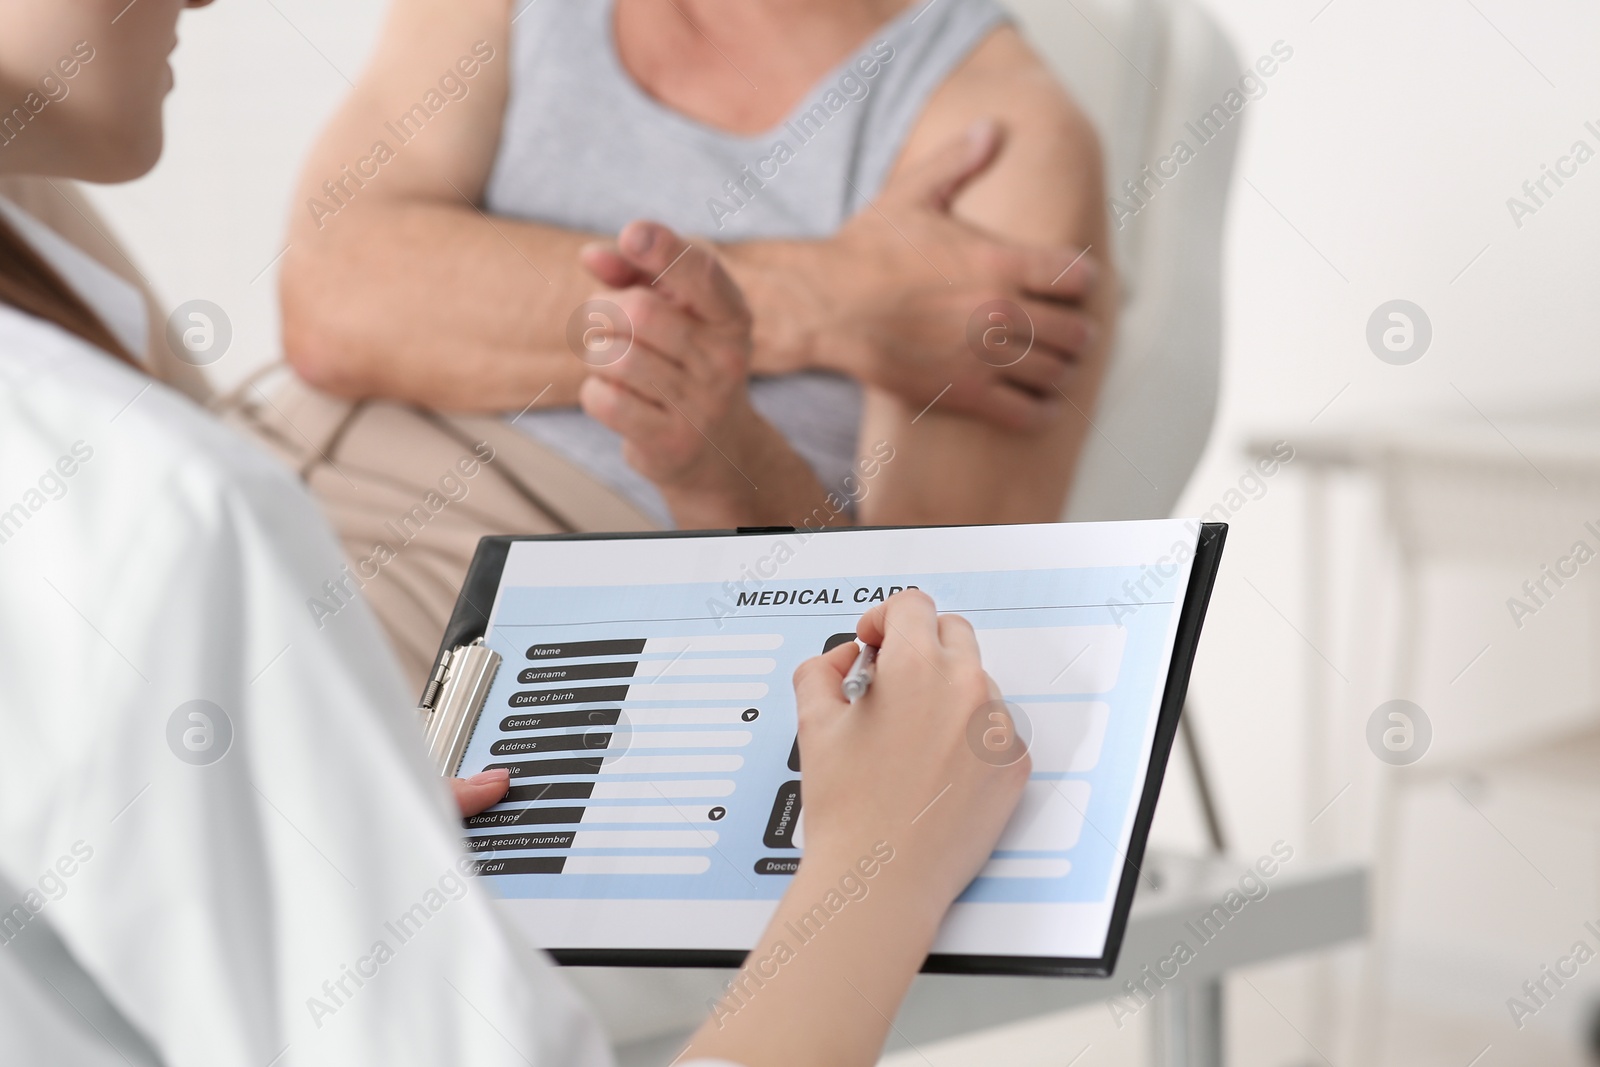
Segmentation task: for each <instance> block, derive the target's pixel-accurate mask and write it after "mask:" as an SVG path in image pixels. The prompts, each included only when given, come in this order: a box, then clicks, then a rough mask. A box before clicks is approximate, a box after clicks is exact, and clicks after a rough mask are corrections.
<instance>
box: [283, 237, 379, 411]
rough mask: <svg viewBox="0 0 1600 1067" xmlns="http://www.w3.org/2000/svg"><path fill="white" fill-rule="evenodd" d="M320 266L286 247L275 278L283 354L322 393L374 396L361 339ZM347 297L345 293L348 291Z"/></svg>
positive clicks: (334, 288) (346, 308)
mask: <svg viewBox="0 0 1600 1067" xmlns="http://www.w3.org/2000/svg"><path fill="white" fill-rule="evenodd" d="M320 273H321V265H320V264H318V263H316V262H314V261H312V262H308V261H307V258H306V257H302V256H297V255H296V253H295V250H294V249H292V248H291V249H290V252H289V254H288V255H286V256H285V257H284V262H283V269H282V273H281V275H280V279H279V301H280V304H281V311H282V327H283V355H284V359H286V360H287V361H288V363H289V365H290V366H291V367H293V368H294V371H295V373H296V374H298V375H299V376H300V377H301V378H302V379H304V380H305V381H306V382H307V383H308V384H310V385H312V386H315V387H316V388H318V389H320V390H322V391H323V392H326V393H331V394H333V395H334V396H339V397H345V398H348V399H352V400H355V399H361V398H364V397H367V396H370V395H372V388H373V384H374V383H373V382H372V380H371V374H370V368H369V367H368V366H367V365H366V361H365V360H364V358H363V356H362V352H363V345H362V339H361V338H360V337H359V336H358V335H357V334H356V332H355V331H353V330H352V329H351V324H350V322H349V318H348V316H349V310H348V307H347V306H346V307H341V305H340V302H339V301H337V300H335V299H334V298H333V294H334V293H336V292H338V291H340V288H339V287H337V286H329V285H326V284H323V283H322V281H321V280H320V279H319V277H318V275H319V274H320ZM346 295H348V294H346Z"/></svg>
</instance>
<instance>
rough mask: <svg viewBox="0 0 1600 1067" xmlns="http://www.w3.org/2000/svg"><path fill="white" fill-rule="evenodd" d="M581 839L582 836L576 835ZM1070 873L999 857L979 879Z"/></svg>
mask: <svg viewBox="0 0 1600 1067" xmlns="http://www.w3.org/2000/svg"><path fill="white" fill-rule="evenodd" d="M578 836H579V837H582V836H583V835H582V834H579V835H578ZM1071 873H1072V861H1071V860H1065V859H1056V858H1054V857H1042V858H1038V859H1035V858H1031V857H1018V856H1000V857H997V858H995V859H992V860H990V861H989V862H988V863H985V864H984V865H983V869H982V870H980V871H979V872H978V877H979V878H1065V877H1066V876H1067V875H1069V874H1071Z"/></svg>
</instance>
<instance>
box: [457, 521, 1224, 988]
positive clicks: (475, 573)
mask: <svg viewBox="0 0 1600 1067" xmlns="http://www.w3.org/2000/svg"><path fill="white" fill-rule="evenodd" d="M938 528H940V527H909V526H899V527H868V529H938ZM858 529H862V528H861V527H844V528H839V529H823V530H808V531H807V535H808V536H827V535H830V534H831V535H844V536H847V535H848V534H850V533H851V532H852V531H854V530H858ZM794 532H796V531H795V529H794V527H791V526H743V527H740V528H738V529H737V530H660V531H644V532H628V533H565V534H529V535H523V536H515V535H512V536H496V537H485V538H483V539H481V540H480V541H479V542H478V548H477V551H476V552H475V553H474V554H473V557H472V564H471V566H470V567H468V569H467V578H466V581H465V582H464V583H463V584H462V587H461V593H460V595H459V596H458V597H457V598H456V606H455V610H454V611H453V612H452V613H451V616H450V622H449V624H448V625H447V626H446V627H445V632H444V639H443V640H442V641H441V642H440V644H439V652H438V655H437V656H436V657H435V659H434V663H435V666H437V665H438V664H439V663H441V662H443V661H444V659H445V658H446V657H447V656H449V654H450V653H451V651H452V650H453V649H455V648H456V647H457V646H460V645H465V644H470V643H471V642H473V641H475V640H477V639H479V638H481V637H483V636H484V634H485V632H486V630H487V629H488V626H489V613H490V611H491V610H492V609H493V607H494V601H495V596H496V594H497V593H498V591H499V589H500V576H501V573H502V571H503V570H504V569H505V564H506V558H507V556H508V555H509V554H510V551H511V545H512V544H513V543H515V542H517V541H626V540H642V539H646V538H660V537H698V538H705V537H741V536H747V535H751V534H758V535H759V534H769V535H770V534H786V533H794ZM1227 537H1228V525H1227V523H1221V522H1207V523H1202V524H1201V525H1200V530H1199V534H1198V537H1197V539H1196V544H1195V554H1194V562H1193V565H1192V566H1191V568H1190V573H1189V587H1188V589H1187V590H1186V592H1185V595H1184V600H1183V609H1182V611H1181V612H1180V613H1179V615H1178V628H1177V634H1176V636H1175V637H1174V640H1173V645H1172V662H1171V664H1170V665H1169V667H1168V669H1167V683H1166V687H1165V689H1164V690H1163V692H1162V696H1161V706H1160V709H1159V711H1158V713H1157V717H1156V732H1155V739H1154V742H1153V744H1152V747H1151V751H1150V764H1149V767H1148V768H1147V770H1146V773H1145V779H1144V790H1143V792H1142V794H1141V795H1140V798H1139V805H1138V808H1137V810H1136V811H1135V813H1134V821H1133V833H1132V836H1131V837H1130V839H1129V841H1128V850H1127V852H1126V854H1125V855H1124V857H1123V869H1122V877H1121V880H1120V881H1119V883H1118V885H1117V894H1116V899H1115V900H1114V902H1113V904H1112V910H1111V922H1110V925H1109V927H1108V928H1107V931H1106V944H1105V952H1104V954H1103V955H1101V956H1099V957H1098V958H1089V957H1083V958H1068V957H1050V956H986V955H968V954H959V955H958V954H950V953H933V954H931V955H929V956H928V958H927V959H926V960H925V961H924V962H923V965H922V972H923V973H924V974H993V975H1020V976H1031V977H1061V978H1069V977H1082V978H1105V977H1108V976H1109V975H1110V974H1111V973H1112V972H1113V971H1114V970H1115V969H1116V966H1117V957H1118V955H1119V954H1120V953H1121V951H1122V939H1123V935H1124V934H1125V933H1126V932H1127V927H1128V915H1129V913H1130V912H1131V911H1132V909H1133V896H1134V892H1135V891H1136V890H1137V888H1138V879H1139V874H1140V867H1141V864H1143V862H1144V851H1145V845H1146V843H1147V842H1148V840H1149V836H1150V824H1151V823H1152V822H1153V821H1154V820H1155V814H1156V802H1157V801H1158V800H1159V799H1160V797H1161V783H1162V781H1163V780H1164V779H1165V778H1166V770H1167V760H1168V758H1169V757H1170V756H1171V754H1172V746H1173V743H1174V741H1175V740H1176V739H1177V735H1178V719H1179V717H1180V716H1181V715H1182V713H1183V704H1184V700H1185V699H1186V698H1187V696H1188V692H1189V676H1190V674H1191V672H1192V670H1193V667H1194V657H1195V653H1196V651H1197V650H1198V649H1199V645H1200V630H1201V627H1202V625H1203V624H1204V622H1205V616H1206V609H1207V608H1208V607H1209V606H1210V603H1211V592H1212V589H1213V588H1214V587H1215V585H1216V580H1217V572H1218V569H1219V568H1220V566H1221V563H1222V549H1223V545H1224V544H1225V542H1226V541H1227ZM550 956H551V957H552V958H553V959H554V960H555V961H556V962H557V963H559V964H561V965H563V966H567V967H701V968H737V967H739V966H741V965H742V964H743V963H744V961H745V957H746V953H743V952H739V951H728V950H722V949H682V950H678V949H552V950H550Z"/></svg>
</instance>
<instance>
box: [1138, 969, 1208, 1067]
mask: <svg viewBox="0 0 1600 1067" xmlns="http://www.w3.org/2000/svg"><path fill="white" fill-rule="evenodd" d="M1152 1007H1153V1008H1154V1009H1155V1012H1154V1018H1153V1021H1154V1024H1155V1032H1154V1033H1153V1034H1152V1035H1151V1037H1152V1041H1151V1049H1150V1051H1151V1055H1150V1067H1222V979H1220V978H1212V979H1208V980H1206V981H1204V982H1196V983H1195V984H1194V985H1174V986H1168V987H1167V988H1166V989H1164V990H1162V992H1161V996H1160V997H1158V998H1156V1001H1155V1003H1154V1004H1153V1005H1152Z"/></svg>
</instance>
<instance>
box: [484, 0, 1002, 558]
mask: <svg viewBox="0 0 1600 1067" xmlns="http://www.w3.org/2000/svg"><path fill="white" fill-rule="evenodd" d="M515 8H516V11H517V14H516V17H515V21H514V23H513V36H512V46H511V50H512V55H511V63H512V71H511V97H510V101H509V103H508V105H507V108H506V114H505V125H504V130H503V132H502V134H501V139H500V147H499V152H498V155H497V156H496V159H495V164H494V170H493V172H492V173H491V175H490V178H489V185H488V193H487V206H488V208H489V210H490V211H492V212H494V213H495V214H497V215H505V216H508V217H512V218H523V219H529V220H533V221H538V222H545V223H550V224H553V225H557V226H561V227H564V228H568V229H577V230H589V231H596V232H599V233H616V232H617V231H618V230H620V229H621V228H622V226H623V225H624V224H626V223H627V222H629V221H631V220H633V219H636V218H650V219H655V220H657V221H659V222H662V223H665V224H666V225H668V226H671V227H673V228H674V229H677V230H679V231H680V232H683V233H687V234H700V235H703V236H705V237H708V238H710V239H712V240H714V241H717V242H719V243H729V242H734V241H746V240H753V239H763V238H765V239H804V238H820V237H827V236H830V235H832V234H833V233H835V232H836V231H837V230H838V229H839V228H840V227H841V226H842V225H844V223H845V221H846V220H847V219H849V218H850V216H851V215H853V214H855V213H856V212H857V211H859V210H861V209H862V208H863V207H865V206H866V199H865V198H871V197H874V196H876V195H877V194H878V192H879V191H880V190H881V189H882V187H883V183H884V181H885V179H886V178H887V177H888V174H889V171H890V169H891V168H892V167H893V165H894V162H895V160H896V159H898V158H899V155H900V151H901V149H902V147H903V146H904V143H905V140H906V137H907V136H908V135H909V133H910V131H911V128H912V125H913V124H914V123H915V122H916V120H917V118H918V117H919V116H920V115H921V113H922V110H923V107H924V105H925V104H926V103H927V100H928V97H929V96H930V95H931V94H932V93H933V91H934V90H935V89H937V88H938V87H939V85H941V84H942V83H943V82H944V81H945V79H946V78H947V77H948V76H949V75H950V73H951V72H952V71H953V70H954V69H955V67H957V66H958V65H959V64H960V63H961V62H962V61H963V60H964V59H965V58H966V57H967V56H968V55H970V54H971V52H972V50H973V49H974V48H975V47H976V46H977V45H978V43H979V42H981V41H982V40H983V39H984V38H985V37H986V36H988V34H989V32H990V31H991V30H992V29H994V27H995V26H996V25H998V24H999V23H1001V22H1003V21H1005V20H1006V19H1007V15H1006V14H1005V12H1004V11H1003V10H1002V9H1001V8H1000V7H999V6H998V5H997V4H996V2H995V0H929V2H927V3H917V4H914V5H913V6H912V7H911V8H909V9H907V10H906V11H905V12H903V13H901V14H900V15H899V16H897V17H896V18H894V19H893V20H891V21H890V22H888V23H887V24H885V25H884V26H882V27H880V28H879V30H878V31H877V32H875V33H873V34H872V35H871V36H870V38H869V39H868V40H867V42H866V43H865V44H864V45H863V46H862V47H861V48H860V49H859V50H858V51H857V52H856V54H855V55H853V56H852V57H850V59H848V60H846V61H845V62H844V63H842V64H840V65H839V66H838V67H837V68H836V69H835V70H833V71H832V72H831V73H829V74H828V75H827V76H826V77H824V78H823V79H822V80H821V81H820V82H819V83H818V84H817V86H816V88H815V89H814V90H813V91H812V92H811V93H809V94H808V95H807V97H806V98H805V99H804V100H803V101H802V102H801V103H800V104H799V106H797V107H796V108H795V109H794V111H793V112H792V113H791V114H790V115H789V117H788V118H787V119H785V120H784V121H783V122H782V123H780V124H779V125H778V126H776V127H775V128H773V129H771V130H769V131H767V132H766V133H762V134H756V135H754V136H748V137H746V136H739V135H735V134H729V133H725V132H722V131H720V130H716V129H713V128H711V127H709V126H707V125H705V124H703V123H700V122H697V121H695V120H694V119H691V118H689V117H687V116H685V115H683V114H681V113H679V112H677V111H673V110H672V109H670V108H668V107H667V106H666V105H664V104H662V103H660V102H659V101H657V100H655V99H654V98H653V97H651V96H649V95H648V94H647V93H645V91H644V90H643V89H641V88H640V87H639V85H638V84H637V83H636V82H635V81H634V80H633V78H632V76H631V75H630V74H629V73H628V72H627V70H626V69H625V68H624V67H623V65H622V62H621V59H620V58H619V57H618V55H617V50H616V40H615V37H614V35H613V32H612V27H613V25H614V22H613V16H612V13H613V0H543V2H538V0H517V3H516V4H515ZM745 73H746V74H748V75H749V76H750V77H752V78H754V79H755V80H756V81H757V83H758V84H759V81H760V78H759V75H760V72H759V71H747V72H745ZM750 393H751V400H752V402H753V404H754V405H755V407H756V409H757V410H758V411H760V412H761V414H762V415H763V416H765V417H766V418H767V419H768V420H769V421H771V422H772V423H773V424H774V425H775V426H776V427H777V428H778V430H779V431H780V432H781V433H783V435H784V436H785V437H786V438H787V439H788V440H789V442H790V444H791V445H793V447H794V448H795V450H796V451H797V452H798V453H799V454H800V455H801V456H802V457H804V459H805V460H806V462H807V463H809V464H810V465H811V468H812V469H813V470H814V471H816V474H817V477H818V479H819V480H820V481H821V482H822V484H823V485H824V486H826V487H828V488H830V489H832V488H835V487H838V486H839V485H840V484H841V482H842V481H843V479H844V478H845V477H846V476H847V475H848V474H849V473H850V469H851V466H852V465H853V463H854V462H855V458H856V438H857V433H858V429H859V425H860V421H861V392H860V388H859V386H857V385H856V384H855V383H854V382H853V381H851V380H850V379H848V378H844V377H840V376H837V375H833V374H826V373H821V372H806V373H801V374H787V375H780V376H776V377H766V378H757V379H755V380H753V381H752V382H751V387H750ZM516 425H517V427H518V428H519V429H521V430H523V431H524V432H525V433H527V434H529V435H530V436H532V437H533V438H535V439H536V440H538V441H540V442H542V443H543V444H545V445H547V446H549V447H550V448H552V449H554V450H556V451H557V452H559V453H561V454H562V455H564V456H565V457H567V458H568V459H570V460H572V461H573V462H574V463H576V464H577V465H578V466H580V467H583V468H585V469H586V470H588V471H589V472H590V473H591V474H593V475H594V476H595V477H596V478H598V479H600V480H601V481H603V482H605V483H606V484H608V485H610V486H611V487H613V488H614V489H616V490H617V491H618V492H620V493H621V494H622V495H623V496H625V497H626V498H627V499H629V500H630V501H632V502H633V503H634V504H635V505H636V506H637V507H639V509H640V510H641V511H643V512H644V513H645V514H646V515H648V516H650V517H651V518H652V519H654V520H655V521H656V522H658V523H660V524H661V525H662V526H670V525H672V519H671V516H670V514H669V513H668V511H667V507H666V504H665V502H664V501H663V500H662V499H661V495H660V494H659V493H658V492H656V490H655V487H654V486H652V485H651V484H650V483H649V482H648V481H647V480H646V479H644V478H642V477H640V476H639V475H638V474H636V473H635V472H634V471H633V470H632V468H630V467H629V466H628V465H627V463H626V462H625V461H624V460H623V458H622V441H621V438H619V437H618V436H617V435H616V434H614V433H612V432H611V431H610V430H608V429H606V428H605V427H604V426H601V425H600V424H599V423H597V422H595V421H594V420H593V419H590V418H589V417H588V416H586V415H584V414H583V412H582V411H580V410H578V409H576V408H560V409H551V410H544V411H538V412H529V413H528V414H526V415H523V416H522V417H521V418H520V419H518V420H517V422H516Z"/></svg>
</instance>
